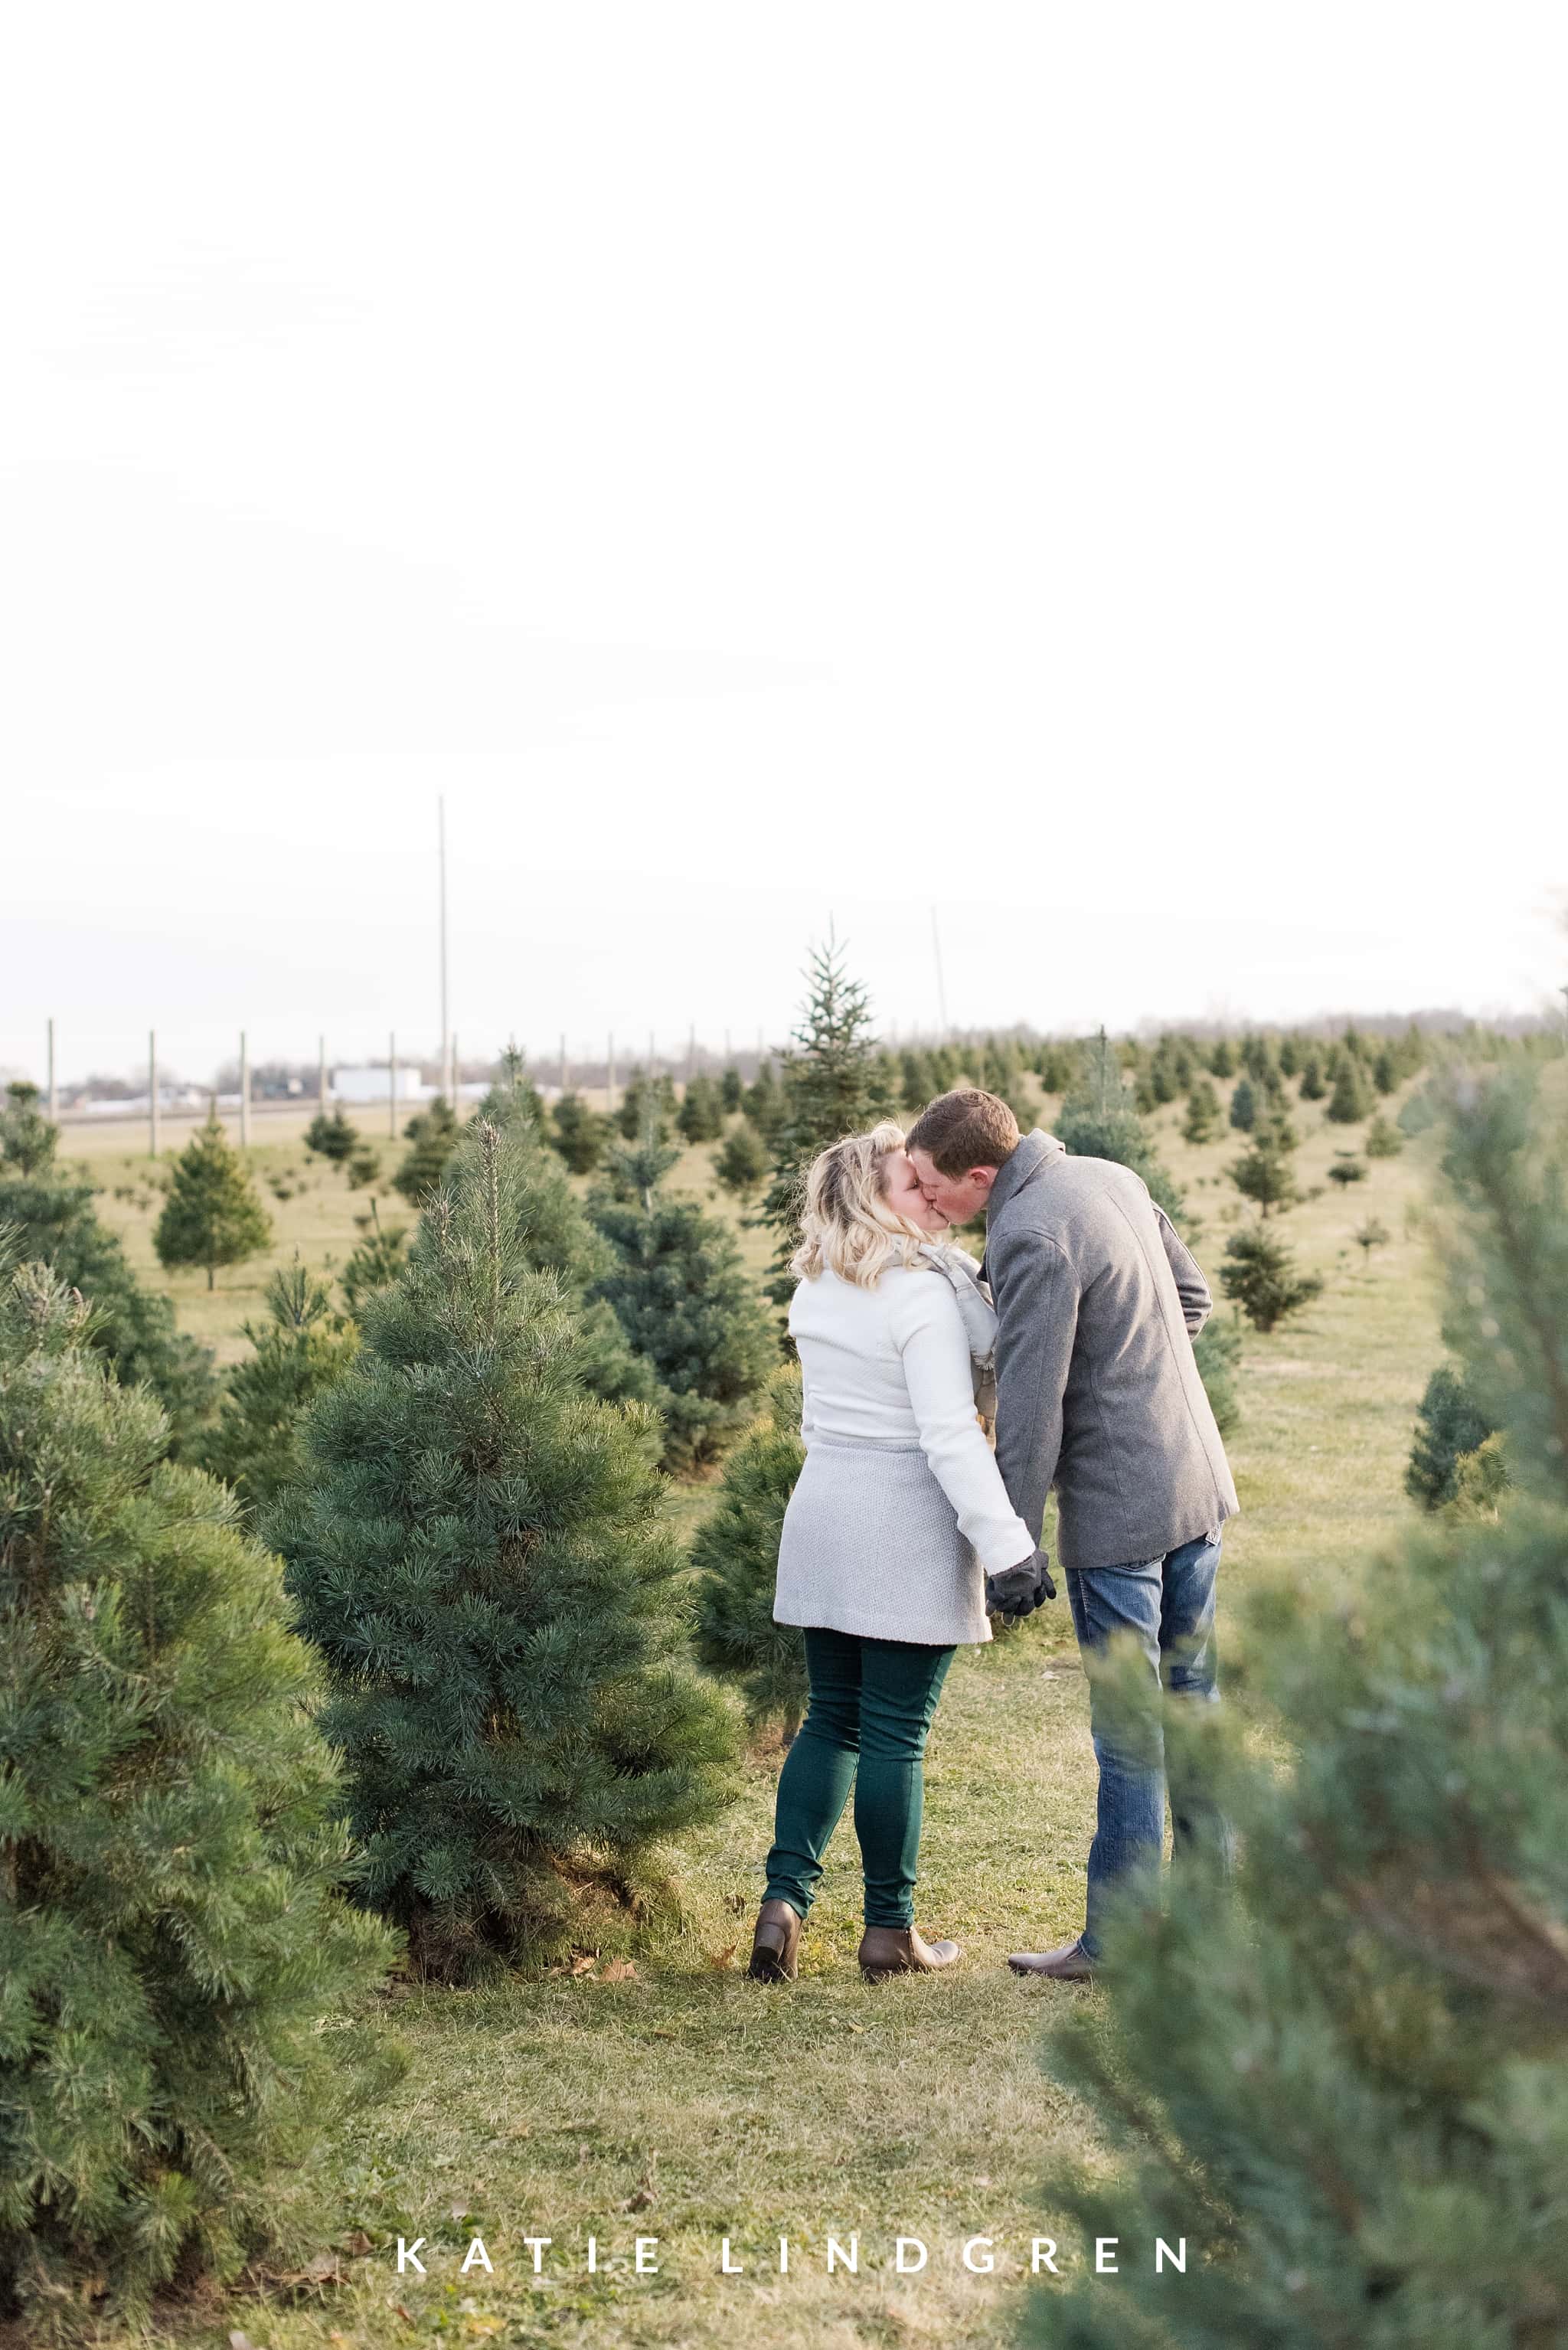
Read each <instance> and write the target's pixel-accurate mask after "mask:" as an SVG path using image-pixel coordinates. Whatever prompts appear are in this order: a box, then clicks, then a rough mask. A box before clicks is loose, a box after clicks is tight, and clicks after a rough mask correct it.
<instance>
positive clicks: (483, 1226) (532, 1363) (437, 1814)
mask: <svg viewBox="0 0 1568 2350" xmlns="http://www.w3.org/2000/svg"><path fill="white" fill-rule="evenodd" d="M528 1171H529V1159H528V1154H527V1152H526V1149H525V1148H524V1143H523V1140H522V1138H521V1137H520V1136H519V1135H518V1134H517V1133H516V1132H514V1131H508V1132H502V1131H500V1130H498V1129H497V1128H494V1127H493V1126H491V1125H490V1124H489V1123H488V1121H486V1122H484V1123H483V1124H482V1125H478V1126H477V1128H476V1129H475V1130H474V1131H473V1132H472V1135H471V1136H470V1137H469V1138H467V1139H465V1141H464V1143H463V1145H462V1149H461V1151H460V1154H459V1157H458V1160H457V1163H456V1164H455V1166H454V1167H453V1169H452V1173H451V1176H450V1179H449V1180H448V1181H447V1183H446V1184H445V1185H444V1186H443V1187H442V1189H441V1191H440V1192H438V1193H437V1194H436V1195H435V1197H434V1198H433V1199H432V1201H431V1204H430V1206H429V1207H428V1208H427V1210H426V1211H425V1214H424V1216H423V1218H422V1220H421V1228H420V1233H419V1237H418V1239H417V1241H416V1242H415V1244H414V1247H413V1249H412V1251H411V1252H410V1259H409V1263H408V1266H407V1268H406V1270H405V1272H404V1274H403V1275H402V1277H401V1279H400V1281H399V1282H398V1284H397V1285H396V1286H395V1288H393V1289H392V1290H390V1291H388V1292H385V1293H383V1295H380V1296H379V1297H377V1298H375V1299H374V1300H373V1301H372V1302H371V1304H370V1305H369V1307H368V1308H367V1312H366V1320H365V1331H364V1341H363V1344H362V1346H361V1348H360V1352H359V1355H358V1358H357V1360H356V1362H355V1364H354V1366H353V1367H352V1369H351V1370H350V1371H349V1373H348V1377H347V1378H344V1379H342V1380H340V1381H339V1382H338V1384H337V1386H336V1387H335V1388H332V1389H331V1390H330V1391H329V1392H328V1393H327V1395H326V1396H325V1397H323V1398H321V1399H319V1400H318V1401H317V1403H316V1404H315V1405H314V1406H313V1407H312V1409H311V1410H310V1412H309V1415H308V1417H307V1420H306V1432H305V1446H306V1455H307V1459H308V1461H309V1464H310V1473H309V1475H308V1477H307V1479H306V1482H304V1483H303V1484H302V1485H300V1486H296V1487H295V1488H293V1489H291V1491H290V1492H289V1493H288V1495H287V1496H286V1499H285V1502H284V1503H283V1505H282V1507H281V1508H280V1510H279V1511H278V1513H276V1515H275V1522H274V1526H273V1532H274V1535H275V1540H276V1542H277V1544H278V1546H279V1548H280V1549H281V1550H282V1552H283V1554H284V1556H285V1558H286V1560H287V1562H288V1584H289V1588H290V1590H291V1591H292V1592H293V1594H294V1596H295V1598H296V1603H297V1606H298V1608H299V1620H300V1624H301V1627H302V1629H303V1630H304V1631H305V1632H306V1634H307V1635H308V1636H309V1638H311V1639H313V1640H314V1641H315V1642H316V1643H317V1646H318V1647H319V1648H321V1650H322V1652H323V1654H324V1656H325V1658H326V1659H327V1666H328V1669H329V1672H330V1676H331V1696H330V1700H329V1702H328V1704H327V1709H326V1711H325V1713H324V1716H323V1726H324V1728H325V1730H326V1731H327V1736H328V1737H329V1738H330V1739H331V1740H332V1742H333V1743H334V1745H335V1746H337V1748H338V1749H339V1750H340V1752H342V1754H343V1757H344V1761H345V1765H346V1769H347V1773H348V1794H349V1813H350V1819H351V1823H352V1825H353V1829H354V1833H355V1835H356V1836H357V1837H358V1839H359V1841H360V1842H361V1843H362V1844H363V1846H365V1849H366V1852H367V1855H368V1858H369V1874H368V1877H367V1884H366V1898H368V1899H369V1900H370V1901H371V1902H373V1903H374V1904H375V1906H376V1907H377V1908H379V1909H381V1910H382V1911H383V1912H384V1913H385V1914H386V1915H387V1916H388V1917H389V1918H392V1919H394V1920H395V1921H396V1922H397V1923H399V1924H400V1925H401V1926H403V1927H404V1928H406V1929H407V1931H408V1934H409V1938H410V1955H411V1959H412V1961H413V1963H414V1965H415V1966H416V1968H417V1969H418V1970H420V1972H421V1973H422V1974H424V1975H427V1976H430V1977H433V1978H438V1979H440V1980H442V1981H454V1982H456V1981H476V1980H480V1979H483V1978H484V1977H485V1976H488V1975H492V1974H493V1973H495V1972H496V1971H497V1970H504V1969H509V1968H513V1967H517V1966H526V1967H538V1966H541V1965H543V1964H544V1963H545V1962H546V1961H548V1960H552V1959H554V1958H556V1957H557V1956H558V1955H559V1954H561V1953H562V1952H564V1951H565V1950H567V1949H569V1948H570V1947H571V1946H572V1944H573V1943H579V1944H580V1943H584V1942H587V1944H588V1945H589V1946H590V1947H600V1946H602V1943H603V1941H604V1939H606V1938H607V1937H608V1938H610V1939H620V1940H622V1941H623V1942H624V1940H625V1939H626V1937H627V1936H628V1934H629V1932H630V1929H631V1928H632V1926H633V1924H634V1923H635V1921H636V1919H637V1918H639V1916H641V1915H644V1914H646V1912H647V1909H648V1907H649V1903H650V1902H653V1901H655V1900H657V1899H658V1898H659V1894H660V1890H661V1887H662V1882H663V1880H662V1877H661V1874H660V1871H659V1866H658V1861H657V1847H658V1846H659V1844H661V1843H662V1842H663V1841H664V1840H665V1839H667V1838H668V1837H670V1835H674V1834H676V1833H677V1832H679V1831H680V1829H682V1828H687V1827H692V1826H695V1825H700V1824H701V1823H702V1822H704V1821H706V1820H708V1819H710V1818H711V1816H712V1815H713V1814H714V1813H715V1811H716V1810H717V1809H718V1808H719V1807H720V1806H721V1804H722V1803H723V1802H724V1801H725V1800H726V1798H727V1796H728V1794H729V1792H730V1778H731V1771H732V1761H733V1752H734V1734H733V1730H732V1723H731V1721H730V1717H729V1714H728V1711H727V1709H726V1708H725V1706H724V1705H723V1703H722V1701H721V1699H720V1696H719V1693H718V1692H717V1691H716V1690H712V1689H711V1686H708V1685H705V1684H704V1683H703V1682H702V1681H701V1679H699V1677H698V1676H697V1674H696V1672H695V1670H694V1669H693V1667H692V1666H691V1663H690V1662H689V1661H688V1659H687V1657H686V1654H685V1648H686V1630H687V1608H688V1606H689V1601H688V1599H687V1597H686V1596H685V1567H684V1561H683V1559H682V1556H681V1553H680V1546H679V1544H677V1542H676V1540H675V1538H674V1536H673V1534H672V1533H671V1532H670V1529H669V1528H668V1526H667V1525H666V1524H665V1523H664V1522H663V1514H662V1503H661V1492H662V1486H661V1481H660V1478H659V1471H658V1470H657V1468H656V1466H655V1461H656V1457H657V1453H658V1450H659V1428H658V1422H657V1419H656V1418H655V1417H654V1416H653V1415H652V1414H651V1413H649V1412H648V1411H647V1410H646V1409H643V1408H640V1407H639V1406H636V1405H632V1406H628V1407H615V1406H610V1405H607V1404H604V1403H601V1402H599V1401H598V1400H597V1399H596V1398H594V1397H593V1396H591V1395H590V1394H588V1393H587V1389H586V1388H585V1386H584V1384H583V1371H584V1367H585V1353H584V1349H583V1347H582V1345H581V1343H580V1340H579V1337H578V1334H577V1330H576V1325H575V1319H574V1316H573V1315H572V1314H571V1313H570V1311H569V1310H568V1309H567V1308H566V1305H564V1304H563V1293H562V1288H561V1285H560V1284H559V1283H558V1282H557V1281H556V1279H554V1278H553V1277H552V1276H550V1275H549V1274H540V1273H537V1272H535V1271H534V1270H532V1269H531V1267H530V1265H529V1263H528V1258H527V1253H526V1252H525V1250H524V1244H523V1241H522V1238H521V1235H522V1234H523V1233H524V1232H525V1231H526V1230H527V1227H528V1223H529V1212H528V1204H527V1201H526V1200H525V1198H524V1196H523V1191H524V1184H525V1182H526V1180H527V1175H528Z"/></svg>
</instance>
